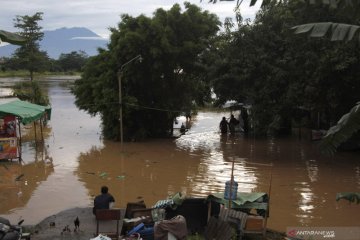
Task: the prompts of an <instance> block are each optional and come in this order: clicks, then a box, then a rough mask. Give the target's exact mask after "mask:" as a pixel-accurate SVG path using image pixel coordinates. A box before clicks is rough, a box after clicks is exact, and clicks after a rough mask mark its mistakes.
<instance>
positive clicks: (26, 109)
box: [0, 100, 51, 125]
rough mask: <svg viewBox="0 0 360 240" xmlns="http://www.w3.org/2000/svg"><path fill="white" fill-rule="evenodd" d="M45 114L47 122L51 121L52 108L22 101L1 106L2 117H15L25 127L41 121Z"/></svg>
mask: <svg viewBox="0 0 360 240" xmlns="http://www.w3.org/2000/svg"><path fill="white" fill-rule="evenodd" d="M45 114H46V117H47V120H50V116H51V107H50V106H41V105H37V104H33V103H29V102H25V101H21V100H14V101H11V102H8V103H4V104H0V116H6V115H14V116H16V117H18V118H19V121H20V122H21V123H22V124H24V125H26V124H29V123H31V122H34V121H36V120H39V119H40V118H41V117H43V116H44V115H45Z"/></svg>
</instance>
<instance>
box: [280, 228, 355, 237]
mask: <svg viewBox="0 0 360 240" xmlns="http://www.w3.org/2000/svg"><path fill="white" fill-rule="evenodd" d="M286 230H287V231H286V234H287V236H288V237H297V238H300V239H304V240H310V239H311V240H322V239H331V240H338V239H339V240H359V236H360V227H288V228H287V229H286Z"/></svg>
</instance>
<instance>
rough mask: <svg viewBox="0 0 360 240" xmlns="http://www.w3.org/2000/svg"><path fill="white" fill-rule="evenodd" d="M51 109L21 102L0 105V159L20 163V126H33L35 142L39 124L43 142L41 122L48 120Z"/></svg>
mask: <svg viewBox="0 0 360 240" xmlns="http://www.w3.org/2000/svg"><path fill="white" fill-rule="evenodd" d="M50 116H51V107H50V106H41V105H37V104H33V103H29V102H26V101H21V100H14V101H11V102H8V103H4V104H0V159H9V160H12V159H15V158H18V159H19V161H21V128H20V124H21V123H22V124H23V125H27V124H31V123H33V124H34V127H35V140H36V122H37V121H39V122H40V124H39V125H40V129H41V140H42V141H43V140H44V139H43V133H42V126H43V121H47V120H50Z"/></svg>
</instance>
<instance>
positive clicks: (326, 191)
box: [0, 79, 360, 231]
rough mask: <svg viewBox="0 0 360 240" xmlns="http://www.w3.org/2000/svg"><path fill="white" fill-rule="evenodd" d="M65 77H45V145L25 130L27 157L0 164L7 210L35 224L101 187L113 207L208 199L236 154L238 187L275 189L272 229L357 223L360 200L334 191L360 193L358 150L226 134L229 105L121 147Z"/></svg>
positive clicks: (86, 201) (2, 205)
mask: <svg viewBox="0 0 360 240" xmlns="http://www.w3.org/2000/svg"><path fill="white" fill-rule="evenodd" d="M3 81H5V80H3ZM6 81H11V79H10V80H6ZM67 82H68V81H67V80H66V79H60V80H59V79H51V80H48V81H46V82H44V83H43V85H44V87H45V88H46V89H47V90H48V92H49V96H50V98H51V105H52V110H53V111H52V119H51V121H50V122H49V127H48V128H47V129H46V131H45V147H44V148H41V147H36V146H35V144H34V142H33V141H32V139H33V138H32V136H28V137H27V139H25V141H24V144H23V149H22V152H23V156H22V157H23V159H24V163H23V164H21V165H20V164H18V163H16V162H14V163H3V162H1V163H0V174H1V175H0V177H1V178H0V215H1V216H3V217H7V218H10V220H11V221H13V222H16V221H17V220H18V219H20V218H24V219H25V223H26V224H36V223H38V222H40V221H41V220H42V219H44V218H46V217H48V216H51V215H53V214H55V213H57V212H60V211H62V210H65V209H69V208H73V207H90V206H91V205H92V201H93V197H94V196H95V195H97V194H98V192H99V189H100V187H101V186H102V185H107V186H109V189H110V192H111V193H112V194H113V195H114V197H115V199H116V205H115V206H116V207H125V206H126V203H127V202H132V201H136V200H138V199H143V200H144V201H145V203H146V204H147V205H148V206H151V205H152V204H154V203H155V202H156V201H158V200H160V199H165V198H167V196H169V195H173V194H174V193H176V192H183V193H185V194H186V195H187V196H193V197H204V196H207V195H208V194H210V193H213V192H219V191H223V189H224V186H225V182H226V181H227V180H229V179H230V175H231V166H232V161H235V171H234V175H235V180H236V181H238V182H239V191H244V192H249V191H265V192H270V218H269V221H268V226H269V227H270V228H272V229H276V230H279V231H286V228H287V227H290V226H332V227H334V226H337V227H341V226H358V225H359V222H360V207H359V205H355V204H349V203H348V202H346V201H343V200H341V201H339V202H336V200H335V197H336V193H337V192H349V191H353V192H354V191H357V192H359V191H360V161H359V159H360V154H359V152H354V153H338V154H336V156H334V157H326V156H322V155H320V154H319V152H318V149H317V147H316V143H315V142H311V141H309V140H308V138H306V139H305V138H303V139H302V140H299V139H298V138H296V137H294V138H287V139H262V140H259V139H255V138H253V137H248V138H245V137H244V136H242V135H240V134H237V135H235V136H234V137H231V136H226V137H222V136H221V135H220V134H219V132H218V123H219V121H220V120H221V118H222V116H226V117H228V116H229V112H199V113H198V115H197V116H195V117H193V118H192V120H191V122H189V123H188V124H189V125H190V126H191V128H190V129H189V131H188V132H187V133H186V134H185V135H183V136H181V137H180V138H177V139H156V140H149V141H146V142H132V143H124V144H123V146H121V145H120V144H119V143H118V142H109V141H104V140H103V139H102V137H101V130H100V119H99V117H91V116H89V115H88V114H86V113H85V112H83V111H80V110H78V109H77V108H76V107H75V105H74V96H73V95H72V94H71V93H70V90H69V84H68V83H67ZM1 86H2V85H1ZM178 122H179V125H181V123H182V122H184V123H185V122H186V120H185V118H184V117H181V118H178ZM29 128H30V127H29ZM29 131H30V130H29ZM269 163H272V164H273V167H269V166H267V165H265V164H269ZM22 174H23V176H22V177H21V178H20V179H18V181H17V180H16V178H17V177H19V176H20V175H22ZM270 186H271V187H270Z"/></svg>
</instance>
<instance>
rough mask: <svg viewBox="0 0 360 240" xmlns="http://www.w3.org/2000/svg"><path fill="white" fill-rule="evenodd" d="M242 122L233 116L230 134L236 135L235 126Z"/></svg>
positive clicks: (230, 122)
mask: <svg viewBox="0 0 360 240" xmlns="http://www.w3.org/2000/svg"><path fill="white" fill-rule="evenodd" d="M239 123H240V122H239V120H237V119H236V118H235V117H234V115H232V114H231V117H230V120H229V129H230V133H231V134H234V133H235V126H236V125H238V124H239Z"/></svg>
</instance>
